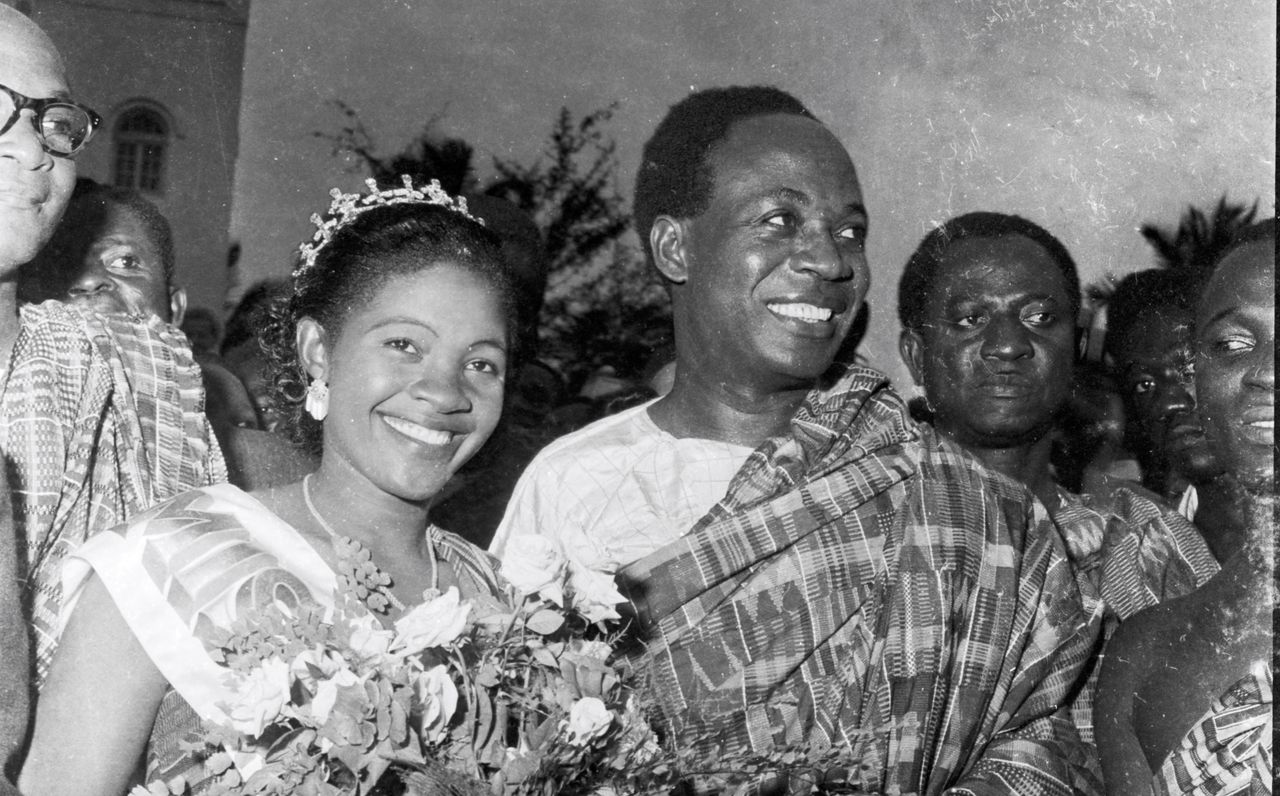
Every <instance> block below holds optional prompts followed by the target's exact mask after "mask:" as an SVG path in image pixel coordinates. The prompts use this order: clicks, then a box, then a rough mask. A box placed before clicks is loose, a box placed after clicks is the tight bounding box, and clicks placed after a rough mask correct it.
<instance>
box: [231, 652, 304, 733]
mask: <svg viewBox="0 0 1280 796" xmlns="http://www.w3.org/2000/svg"><path fill="white" fill-rule="evenodd" d="M289 686H290V679H289V664H287V663H285V662H284V660H282V659H281V658H276V657H273V658H268V659H267V660H265V661H263V662H262V663H260V664H259V665H257V666H255V667H254V668H253V669H252V670H251V671H250V672H249V673H248V674H247V675H243V676H241V677H239V678H236V679H235V680H233V682H232V685H231V687H232V690H233V691H234V696H233V697H232V700H231V702H230V703H229V704H227V705H226V706H225V707H224V709H225V710H226V712H227V717H228V718H229V719H230V720H231V726H232V727H234V728H235V729H236V730H237V731H239V732H242V733H244V734H245V735H248V736H250V737H253V738H257V737H258V736H259V735H261V734H262V730H263V729H264V728H265V727H267V726H268V725H270V724H271V722H273V721H275V719H276V717H277V716H279V715H280V711H281V710H282V709H283V708H284V706H285V704H286V703H288V701H289Z"/></svg>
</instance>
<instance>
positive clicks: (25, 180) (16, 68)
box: [0, 4, 92, 279]
mask: <svg viewBox="0 0 1280 796" xmlns="http://www.w3.org/2000/svg"><path fill="white" fill-rule="evenodd" d="M0 86H3V87H4V88H5V89H6V90H4V91H0V128H2V129H3V132H0V278H2V279H10V278H12V276H13V274H14V271H15V269H17V267H18V266H20V265H22V264H24V263H26V262H29V261H30V260H31V258H33V257H35V255H36V252H38V251H39V250H40V247H41V246H43V245H44V243H45V241H47V240H48V239H49V236H50V235H52V234H53V229H54V227H55V226H56V225H57V223H58V219H59V218H60V217H61V215H62V211H63V209H64V208H65V207H66V203H67V199H68V198H69V197H70V196H71V189H72V187H73V186H74V184H75V178H76V168H75V162H74V160H73V159H72V157H71V156H69V155H65V154H62V153H61V152H59V151H58V150H65V149H69V148H78V147H79V146H80V145H82V143H83V141H86V140H87V135H88V134H91V133H92V127H90V128H89V130H88V132H87V133H84V134H83V136H80V134H77V135H78V136H80V138H79V140H57V139H54V140H50V139H46V138H45V137H44V135H43V133H42V132H40V131H37V129H36V121H37V119H36V114H37V109H32V108H28V109H25V110H21V111H19V110H17V107H16V104H15V102H14V97H13V95H12V94H11V93H10V92H17V94H18V95H21V97H23V98H26V99H34V100H43V99H50V98H59V99H61V100H66V98H67V97H68V96H69V91H68V88H67V79H66V66H65V65H64V64H63V61H62V56H61V55H59V54H58V51H57V49H56V48H55V47H54V46H53V42H52V41H51V40H50V39H49V37H48V36H47V35H45V33H44V31H42V30H40V28H38V27H37V26H36V24H35V23H34V22H32V21H31V20H30V19H28V18H27V17H26V16H25V15H24V14H22V13H20V12H18V11H16V10H14V9H13V8H11V7H9V6H7V5H3V4H0ZM61 110H62V109H59V108H55V109H53V112H52V113H46V123H47V128H48V129H49V131H50V132H51V134H52V132H53V130H55V129H56V128H57V127H58V125H59V123H60V122H59V120H58V118H56V117H57V116H58V113H59V112H60V111H61ZM79 118H80V119H84V118H86V117H84V116H81V117H79Z"/></svg>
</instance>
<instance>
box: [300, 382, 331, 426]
mask: <svg viewBox="0 0 1280 796" xmlns="http://www.w3.org/2000/svg"><path fill="white" fill-rule="evenodd" d="M303 406H304V408H305V409H306V410H307V414H309V415H311V416H312V417H314V418H315V419H316V420H324V416H325V415H327V414H329V385H327V384H325V383H324V379H312V380H311V383H310V384H308V385H307V402H306V403H305V404H303Z"/></svg>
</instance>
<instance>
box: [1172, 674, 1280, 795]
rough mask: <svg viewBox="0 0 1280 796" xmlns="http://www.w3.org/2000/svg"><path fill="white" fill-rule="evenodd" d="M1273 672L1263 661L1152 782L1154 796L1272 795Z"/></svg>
mask: <svg viewBox="0 0 1280 796" xmlns="http://www.w3.org/2000/svg"><path fill="white" fill-rule="evenodd" d="M1271 688H1272V669H1271V664H1270V662H1268V661H1258V662H1257V663H1255V664H1254V665H1253V668H1252V669H1251V670H1250V672H1249V674H1247V675H1245V676H1244V677H1243V678H1241V679H1240V680H1239V681H1237V682H1236V683H1235V684H1234V685H1232V686H1231V687H1230V688H1228V689H1227V691H1226V693H1224V694H1223V695H1222V696H1220V697H1218V698H1216V699H1214V700H1213V705H1212V707H1210V708H1209V711H1208V712H1207V713H1205V714H1204V716H1203V717H1201V719H1200V720H1199V721H1197V722H1196V724H1195V726H1193V727H1192V728H1191V730H1190V731H1189V732H1187V734H1186V736H1184V737H1183V739H1182V743H1181V744H1179V745H1178V748H1177V749H1175V750H1173V751H1172V752H1170V753H1169V756H1168V757H1166V758H1165V760H1164V764H1163V765H1161V766H1160V770H1159V771H1158V772H1156V775H1155V777H1154V778H1153V779H1152V782H1151V789H1152V791H1154V796H1185V795H1186V794H1194V796H1235V795H1236V794H1240V795H1241V796H1244V795H1245V794H1247V795H1248V796H1260V794H1264V793H1271V786H1272V772H1273V771H1274V770H1275V769H1274V762H1273V760H1272V757H1271V755H1272V726H1273V714H1272V695H1271Z"/></svg>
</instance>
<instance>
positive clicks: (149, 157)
mask: <svg viewBox="0 0 1280 796" xmlns="http://www.w3.org/2000/svg"><path fill="white" fill-rule="evenodd" d="M115 139H116V167H115V180H114V183H115V185H116V186H117V187H120V188H135V189H137V190H140V191H152V192H155V191H159V190H161V189H162V188H163V187H164V165H165V164H164V161H165V156H166V155H167V154H168V148H169V124H168V122H166V121H165V118H164V117H163V116H161V115H160V113H159V112H158V111H156V110H153V109H152V108H146V107H134V108H129V109H128V110H126V111H125V112H124V113H122V114H120V117H119V118H118V119H116V126H115Z"/></svg>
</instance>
